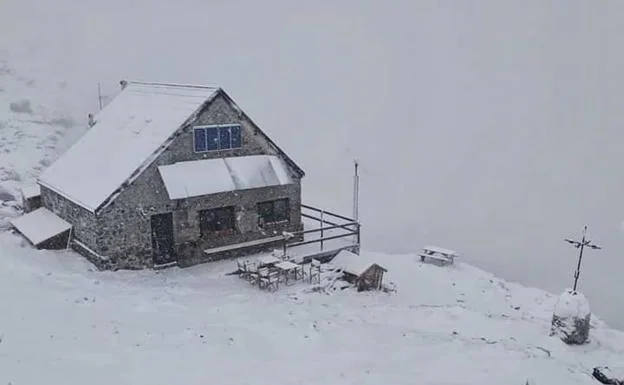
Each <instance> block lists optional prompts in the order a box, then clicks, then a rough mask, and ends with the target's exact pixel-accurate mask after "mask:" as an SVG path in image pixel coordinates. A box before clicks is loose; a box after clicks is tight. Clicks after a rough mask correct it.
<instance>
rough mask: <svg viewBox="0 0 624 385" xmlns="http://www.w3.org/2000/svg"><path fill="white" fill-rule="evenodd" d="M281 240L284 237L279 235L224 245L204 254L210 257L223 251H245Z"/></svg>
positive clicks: (205, 251) (208, 250) (207, 250)
mask: <svg viewBox="0 0 624 385" xmlns="http://www.w3.org/2000/svg"><path fill="white" fill-rule="evenodd" d="M283 239H284V237H283V236H281V235H280V236H276V237H269V238H261V239H256V240H253V241H248V242H241V243H234V244H231V245H225V246H221V247H214V248H212V249H206V250H204V254H206V255H211V254H216V253H222V252H225V251H234V250H240V249H245V248H248V247H255V246H261V245H266V244H269V243H275V242H278V241H281V240H283Z"/></svg>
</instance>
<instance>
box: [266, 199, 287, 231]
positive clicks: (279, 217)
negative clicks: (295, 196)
mask: <svg viewBox="0 0 624 385" xmlns="http://www.w3.org/2000/svg"><path fill="white" fill-rule="evenodd" d="M289 211H290V208H289V202H288V199H278V200H275V201H269V202H260V203H258V221H259V224H260V226H261V227H262V226H263V225H264V224H268V223H277V222H285V221H289V220H290V213H289Z"/></svg>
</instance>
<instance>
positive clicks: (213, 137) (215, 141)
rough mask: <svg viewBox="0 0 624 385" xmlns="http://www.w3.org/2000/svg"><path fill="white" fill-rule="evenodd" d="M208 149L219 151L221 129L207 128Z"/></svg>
mask: <svg viewBox="0 0 624 385" xmlns="http://www.w3.org/2000/svg"><path fill="white" fill-rule="evenodd" d="M206 142H207V145H206V148H207V149H208V151H213V150H218V149H219V128H218V127H208V128H206Z"/></svg>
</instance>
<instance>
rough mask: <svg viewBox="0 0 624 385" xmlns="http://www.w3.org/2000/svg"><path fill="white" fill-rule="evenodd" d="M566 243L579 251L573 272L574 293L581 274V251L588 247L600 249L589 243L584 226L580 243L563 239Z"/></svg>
mask: <svg viewBox="0 0 624 385" xmlns="http://www.w3.org/2000/svg"><path fill="white" fill-rule="evenodd" d="M565 241H566V242H568V243H570V244H571V245H573V246H574V247H576V248H577V249H580V250H579V258H578V265H577V266H576V271H575V272H574V288H573V289H572V290H574V291H576V285H577V283H578V278H579V275H580V274H581V261H582V259H583V250H584V249H585V248H586V247H589V248H591V249H594V250H600V249H602V248H601V247H600V246H598V245H595V244H593V243H591V241H590V240H589V239H587V225H585V227H584V228H583V239H581V241H580V242H579V241H574V240H571V239H565Z"/></svg>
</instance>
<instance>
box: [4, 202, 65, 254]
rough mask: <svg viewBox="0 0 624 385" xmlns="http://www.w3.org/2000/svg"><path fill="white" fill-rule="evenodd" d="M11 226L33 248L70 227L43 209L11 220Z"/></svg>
mask: <svg viewBox="0 0 624 385" xmlns="http://www.w3.org/2000/svg"><path fill="white" fill-rule="evenodd" d="M11 224H12V225H13V226H14V227H15V228H16V229H17V231H19V232H20V233H21V234H22V235H23V236H24V237H26V239H28V240H29V241H30V242H31V243H32V244H33V245H35V246H39V245H41V244H42V243H43V242H45V241H47V240H49V239H51V238H53V237H55V236H57V235H60V234H62V233H63V232H65V231H68V230H69V229H70V228H71V227H72V226H71V224H69V223H68V222H66V221H64V220H63V219H61V218H60V217H58V216H57V215H56V214H54V213H53V212H51V211H49V210H48V209H46V208H44V207H41V208H38V209H37V210H35V211H32V212H30V213H28V214H24V215H22V216H21V217H18V218H15V219H13V220H12V221H11Z"/></svg>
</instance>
